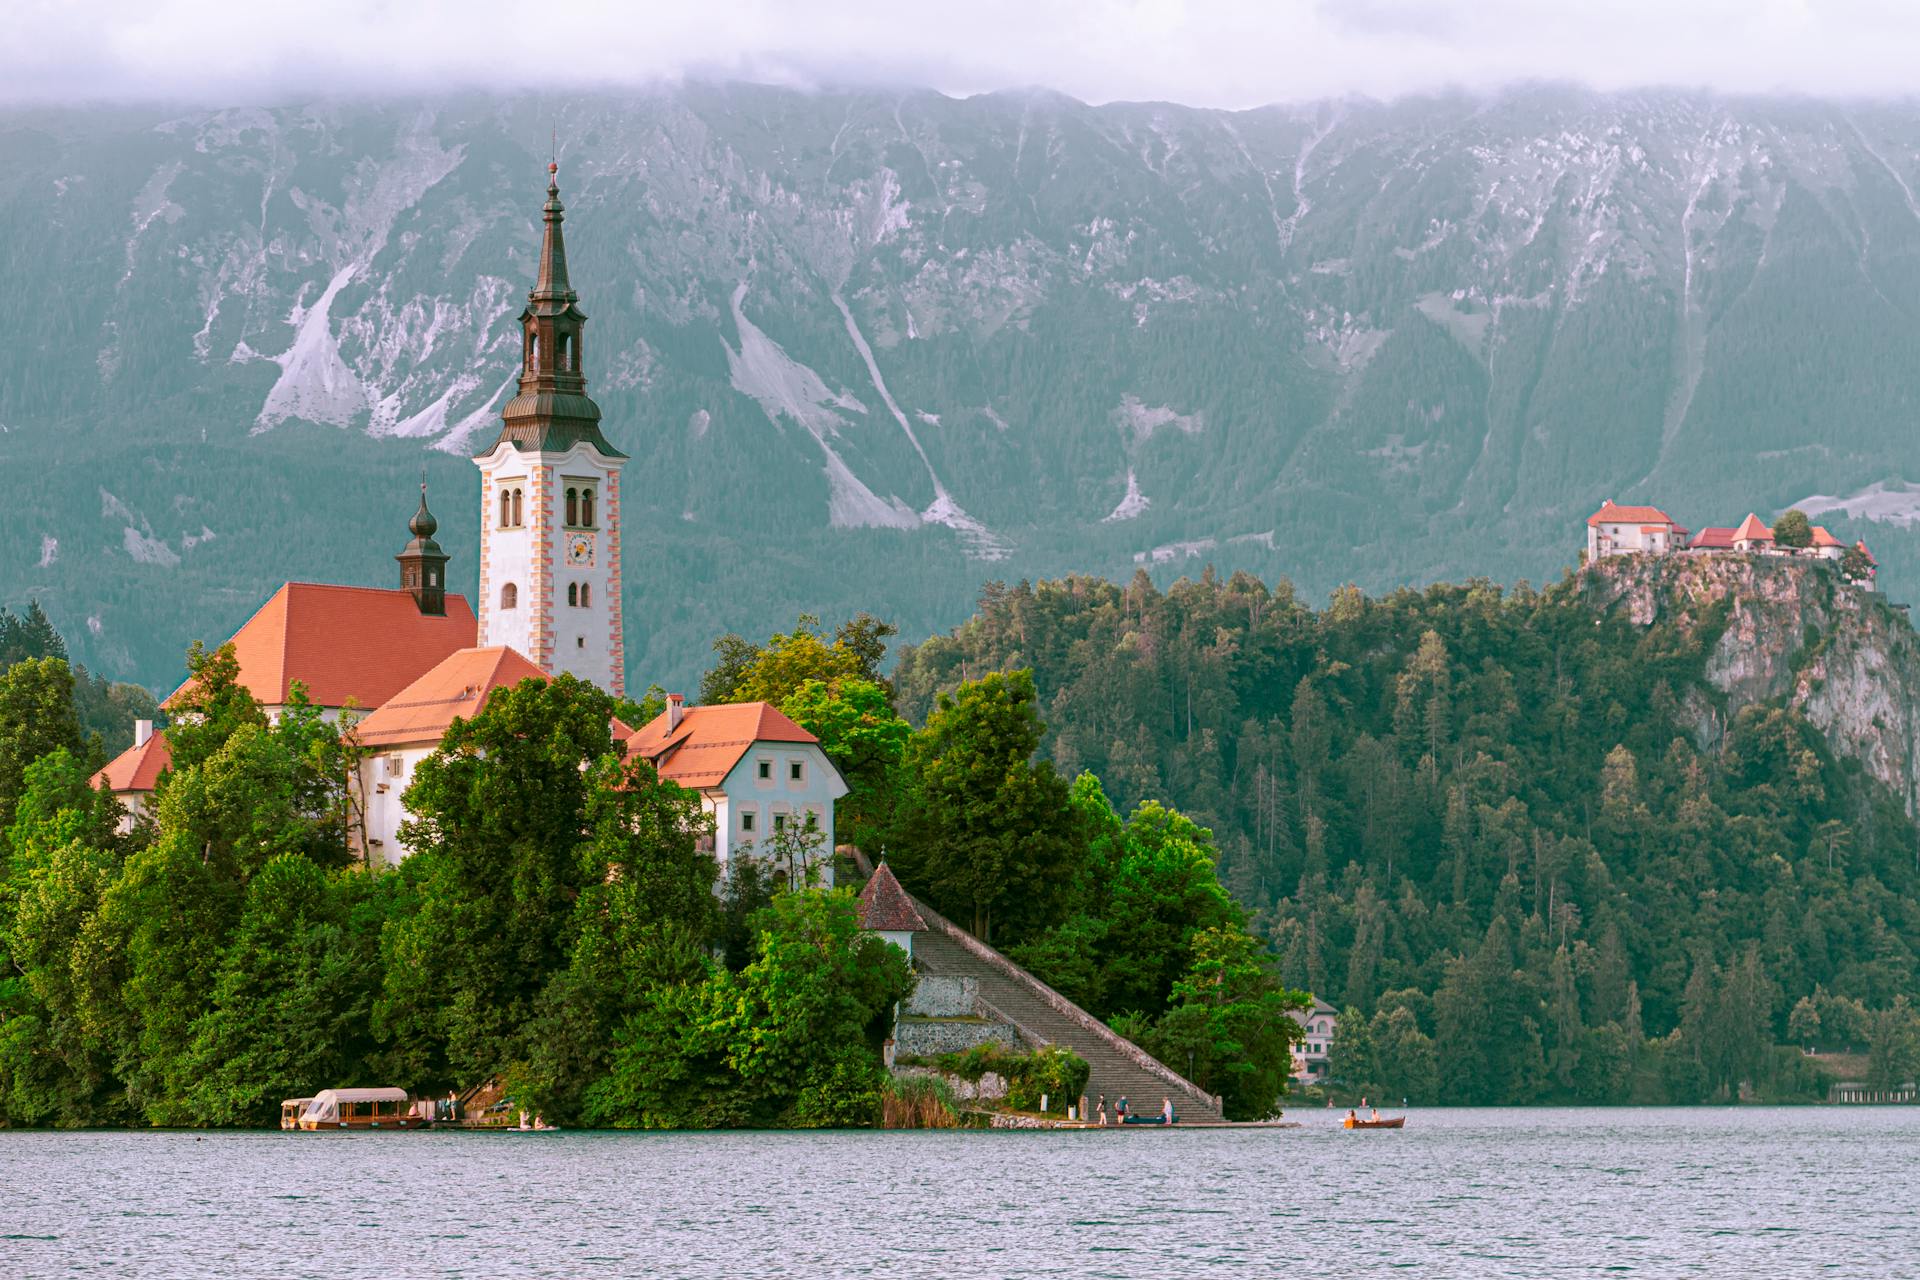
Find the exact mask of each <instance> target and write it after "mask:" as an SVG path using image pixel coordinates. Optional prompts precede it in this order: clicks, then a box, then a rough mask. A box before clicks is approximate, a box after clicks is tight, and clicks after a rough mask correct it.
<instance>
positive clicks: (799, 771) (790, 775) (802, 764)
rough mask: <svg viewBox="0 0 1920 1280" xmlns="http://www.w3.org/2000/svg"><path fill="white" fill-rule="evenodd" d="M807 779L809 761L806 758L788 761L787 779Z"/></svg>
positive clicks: (792, 780)
mask: <svg viewBox="0 0 1920 1280" xmlns="http://www.w3.org/2000/svg"><path fill="white" fill-rule="evenodd" d="M806 780H807V762H806V761H805V760H789V761H787V781H789V782H805V781H806Z"/></svg>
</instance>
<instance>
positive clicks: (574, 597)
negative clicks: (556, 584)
mask: <svg viewBox="0 0 1920 1280" xmlns="http://www.w3.org/2000/svg"><path fill="white" fill-rule="evenodd" d="M567 603H568V604H569V605H571V606H573V607H574V608H576V609H577V608H579V607H580V584H579V583H577V582H569V583H568V584H567Z"/></svg>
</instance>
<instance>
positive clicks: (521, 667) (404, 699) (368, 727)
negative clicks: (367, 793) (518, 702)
mask: <svg viewBox="0 0 1920 1280" xmlns="http://www.w3.org/2000/svg"><path fill="white" fill-rule="evenodd" d="M529 678H531V679H535V680H544V679H546V678H547V677H546V673H545V672H543V671H541V670H540V668H538V667H536V666H534V665H533V663H531V662H529V661H528V660H527V659H525V658H523V657H521V656H520V653H519V651H518V650H515V649H510V648H508V647H507V646H505V645H495V646H493V647H492V648H488V649H462V650H460V651H459V652H458V653H454V654H450V655H448V656H447V657H446V658H443V659H442V660H441V661H440V663H439V664H438V665H437V666H435V667H434V668H433V670H431V671H429V672H427V673H426V674H425V675H423V676H421V677H420V678H419V679H418V680H415V681H414V682H413V683H412V684H410V685H408V686H407V687H406V688H404V689H402V690H400V692H398V693H396V694H394V695H393V697H391V698H389V699H388V700H387V701H385V702H383V703H381V704H380V706H379V708H378V709H377V710H375V711H374V713H373V714H372V715H370V716H368V717H367V718H366V719H364V720H362V721H361V722H360V723H359V725H358V727H357V729H356V732H357V733H358V735H359V738H360V741H361V742H363V743H365V744H366V745H367V746H369V747H374V748H380V747H398V746H418V745H420V744H423V743H438V742H439V741H440V739H441V738H442V737H444V736H446V732H447V730H448V728H449V727H451V726H452V724H453V721H454V718H455V717H456V716H457V717H459V718H460V719H462V720H471V719H473V717H475V716H477V715H479V714H480V711H481V708H483V707H485V706H486V705H487V698H488V696H489V695H490V694H492V692H493V691H494V690H495V689H498V688H501V687H502V686H505V685H516V684H519V683H520V682H521V681H522V680H526V679H529Z"/></svg>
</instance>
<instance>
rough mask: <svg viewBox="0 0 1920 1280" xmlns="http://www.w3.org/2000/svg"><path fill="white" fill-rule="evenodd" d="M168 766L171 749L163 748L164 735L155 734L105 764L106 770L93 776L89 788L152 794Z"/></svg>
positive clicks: (164, 745)
mask: <svg viewBox="0 0 1920 1280" xmlns="http://www.w3.org/2000/svg"><path fill="white" fill-rule="evenodd" d="M172 765H173V748H171V747H169V746H168V745H167V735H166V734H164V733H156V734H153V735H152V736H150V737H149V738H148V739H147V740H146V741H145V742H143V743H141V744H140V745H139V746H137V747H128V748H127V749H126V750H125V751H122V752H121V753H120V754H119V755H117V756H115V757H114V758H113V759H112V760H110V761H108V762H107V767H106V768H104V769H102V770H101V771H100V772H98V773H96V774H94V775H93V785H94V786H96V787H105V788H106V789H107V790H109V791H111V792H113V793H114V794H116V795H119V794H123V793H125V792H128V791H152V790H153V785H154V783H155V782H156V781H158V780H159V777H160V775H161V774H162V773H164V772H165V771H166V770H167V769H169V768H171V767H172Z"/></svg>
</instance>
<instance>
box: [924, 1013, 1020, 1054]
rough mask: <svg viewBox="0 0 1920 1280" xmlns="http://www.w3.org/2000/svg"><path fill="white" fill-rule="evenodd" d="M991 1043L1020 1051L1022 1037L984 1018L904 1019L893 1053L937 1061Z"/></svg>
mask: <svg viewBox="0 0 1920 1280" xmlns="http://www.w3.org/2000/svg"><path fill="white" fill-rule="evenodd" d="M988 1043H992V1044H1000V1045H1005V1046H1006V1047H1007V1048H1009V1049H1018V1048H1019V1047H1020V1036H1019V1033H1018V1032H1016V1031H1015V1030H1014V1029H1013V1028H1012V1027H1010V1026H1008V1025H1006V1024H1005V1023H1003V1022H989V1021H987V1020H986V1019H985V1018H938V1019H927V1018H901V1019H900V1021H899V1023H898V1024H897V1025H896V1026H895V1027H894V1029H893V1051H894V1054H895V1055H896V1056H898V1057H912V1058H935V1057H938V1056H939V1055H941V1054H943V1053H964V1052H966V1051H967V1050H968V1049H971V1048H973V1047H974V1046H975V1045H977V1044H988Z"/></svg>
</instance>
